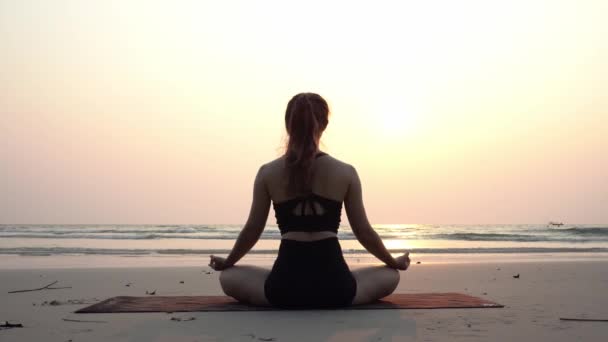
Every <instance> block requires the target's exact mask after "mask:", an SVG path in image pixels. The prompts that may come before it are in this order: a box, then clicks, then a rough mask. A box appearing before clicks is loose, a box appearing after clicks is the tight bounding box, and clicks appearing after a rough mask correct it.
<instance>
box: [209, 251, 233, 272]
mask: <svg viewBox="0 0 608 342" xmlns="http://www.w3.org/2000/svg"><path fill="white" fill-rule="evenodd" d="M209 257H210V258H211V260H210V261H209V266H210V267H211V268H213V269H214V270H216V271H222V270H225V269H227V268H229V267H230V266H231V265H227V264H226V258H222V257H218V256H215V255H210V256H209Z"/></svg>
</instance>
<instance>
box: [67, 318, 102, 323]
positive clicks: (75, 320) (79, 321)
mask: <svg viewBox="0 0 608 342" xmlns="http://www.w3.org/2000/svg"><path fill="white" fill-rule="evenodd" d="M62 319H63V320H64V321H66V322H78V323H108V322H106V321H84V320H80V319H69V318H62Z"/></svg>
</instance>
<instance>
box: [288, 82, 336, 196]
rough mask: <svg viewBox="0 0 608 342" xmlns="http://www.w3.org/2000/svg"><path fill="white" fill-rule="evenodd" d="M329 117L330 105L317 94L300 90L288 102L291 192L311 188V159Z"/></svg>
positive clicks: (309, 189)
mask: <svg viewBox="0 0 608 342" xmlns="http://www.w3.org/2000/svg"><path fill="white" fill-rule="evenodd" d="M328 119H329V106H328V105H327V102H326V101H325V100H324V99H323V98H322V97H321V96H319V95H318V94H314V93H300V94H297V95H295V96H294V97H292V98H291V100H290V101H289V103H288V104H287V110H286V111H285V128H286V129H287V134H288V135H289V139H288V141H287V146H286V148H285V150H286V151H285V165H286V167H287V171H288V174H289V179H288V186H287V189H288V192H289V193H292V194H300V193H309V192H311V191H312V184H311V183H312V162H313V160H314V159H315V154H316V152H317V150H318V148H319V146H318V142H319V139H320V138H321V134H323V131H324V130H325V128H326V127H327V123H328V121H329V120H328Z"/></svg>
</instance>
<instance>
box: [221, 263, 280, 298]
mask: <svg viewBox="0 0 608 342" xmlns="http://www.w3.org/2000/svg"><path fill="white" fill-rule="evenodd" d="M269 273H270V270H269V269H266V268H262V267H257V266H249V265H243V266H240V265H239V266H232V267H230V268H227V269H225V270H223V271H222V273H220V284H221V285H222V290H224V293H225V294H226V295H228V296H230V297H232V298H234V299H236V300H238V301H239V302H244V303H249V304H253V305H257V306H269V305H270V303H268V300H267V299H266V295H265V294H264V283H265V282H266V278H267V277H268V274H269Z"/></svg>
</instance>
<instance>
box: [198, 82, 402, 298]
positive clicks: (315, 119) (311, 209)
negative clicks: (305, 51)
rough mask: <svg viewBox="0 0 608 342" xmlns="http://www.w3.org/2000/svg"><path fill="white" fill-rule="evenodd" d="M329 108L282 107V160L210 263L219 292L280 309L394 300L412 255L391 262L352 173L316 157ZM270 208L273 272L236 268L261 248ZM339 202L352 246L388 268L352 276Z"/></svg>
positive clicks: (267, 170)
mask: <svg viewBox="0 0 608 342" xmlns="http://www.w3.org/2000/svg"><path fill="white" fill-rule="evenodd" d="M328 116H329V107H328V105H327V102H325V100H324V99H323V98H322V97H321V96H319V95H317V94H313V93H301V94H297V95H296V96H294V97H293V98H292V99H291V100H290V101H289V103H288V105H287V110H286V112H285V126H286V129H287V133H288V135H289V141H288V143H287V148H286V152H285V154H284V155H283V156H281V157H280V158H278V159H275V160H273V161H271V162H269V163H266V164H264V165H262V166H261V167H260V169H259V171H258V173H257V176H256V178H255V182H254V184H253V203H252V205H251V211H250V213H249V218H248V219H247V223H246V224H245V226H244V227H243V229H242V231H241V233H240V234H239V236H238V238H237V240H236V242H235V244H234V247H233V248H232V251H231V252H230V254H229V255H228V257H226V258H223V257H218V256H214V255H212V256H211V261H210V263H209V266H211V267H212V268H213V269H215V270H217V271H222V273H221V275H220V283H221V286H222V289H223V290H224V292H225V293H226V294H227V295H228V296H231V297H233V298H235V299H237V300H238V301H241V302H245V303H249V304H253V305H262V306H268V305H272V306H276V307H281V308H336V307H344V306H348V305H353V304H364V303H369V302H373V301H375V300H377V299H380V298H382V297H385V296H387V295H389V294H391V293H392V292H393V291H394V290H395V288H396V287H397V284H398V283H399V272H398V270H406V269H407V268H408V266H409V264H410V259H409V257H408V254H409V253H405V254H403V255H401V256H399V257H397V258H393V256H391V254H390V253H389V252H388V251H387V250H386V248H385V246H384V244H383V243H382V240H381V239H380V237H379V236H378V234H377V233H376V231H374V229H373V228H372V226H371V225H370V223H369V222H368V220H367V216H366V213H365V208H364V206H363V200H362V195H361V183H360V180H359V176H358V175H357V172H356V170H355V168H354V167H353V166H351V165H349V164H347V163H344V162H342V161H340V160H338V159H336V158H334V157H332V156H330V155H328V154H327V153H325V152H321V151H320V150H319V140H320V138H321V135H322V134H323V131H324V130H325V128H326V127H327V123H328ZM271 201H272V204H273V207H274V211H275V216H276V219H277V224H278V226H279V230H280V231H281V243H280V247H279V253H278V257H277V259H276V260H275V262H274V265H273V267H272V269H271V270H268V269H264V268H261V267H255V266H245V265H242V266H241V265H239V266H235V264H236V263H237V262H238V261H239V260H240V259H241V258H242V257H243V256H244V255H245V254H246V253H247V252H248V251H249V250H250V249H251V248H252V247H253V246H254V245H255V243H256V242H257V241H258V239H259V237H260V235H261V234H262V231H263V230H264V227H265V225H266V220H267V218H268V212H269V210H270V203H271ZM342 203H344V207H345V209H346V214H347V217H348V221H349V222H350V226H351V227H352V230H353V233H354V235H355V236H356V237H357V240H359V242H360V243H361V244H362V245H363V247H365V248H366V249H367V250H368V251H369V252H370V253H371V254H373V255H374V256H376V257H377V258H378V259H380V260H381V261H382V262H384V264H385V265H383V266H373V267H365V268H361V269H357V270H354V271H352V272H351V271H350V269H349V268H348V265H347V264H346V262H345V260H344V257H343V255H342V249H341V247H340V243H339V242H338V237H337V231H338V227H339V225H340V214H341V211H342Z"/></svg>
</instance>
